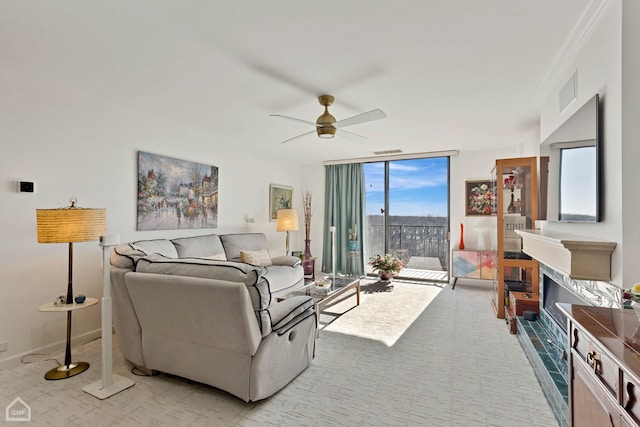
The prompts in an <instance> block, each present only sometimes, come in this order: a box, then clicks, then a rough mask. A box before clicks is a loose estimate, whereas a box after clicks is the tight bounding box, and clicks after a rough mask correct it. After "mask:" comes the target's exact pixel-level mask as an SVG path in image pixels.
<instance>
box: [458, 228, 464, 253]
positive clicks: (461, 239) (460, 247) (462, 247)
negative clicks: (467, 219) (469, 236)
mask: <svg viewBox="0 0 640 427" xmlns="http://www.w3.org/2000/svg"><path fill="white" fill-rule="evenodd" d="M458 248H459V249H464V224H460V244H459V245H458Z"/></svg>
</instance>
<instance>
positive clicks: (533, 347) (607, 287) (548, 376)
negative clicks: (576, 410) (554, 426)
mask: <svg viewBox="0 0 640 427" xmlns="http://www.w3.org/2000/svg"><path fill="white" fill-rule="evenodd" d="M545 276H548V277H549V278H551V279H552V280H553V281H554V282H555V283H556V285H557V286H562V287H564V288H565V289H566V290H568V291H570V292H571V293H573V294H575V295H578V296H579V297H580V298H582V299H583V300H584V301H585V302H584V304H591V305H594V306H600V307H614V308H620V307H621V301H622V290H621V289H620V288H619V287H617V286H615V285H612V284H611V283H607V282H602V281H591V280H574V279H571V278H569V277H568V276H567V275H566V274H564V273H561V272H559V271H557V270H555V269H553V268H552V267H550V266H548V265H545V264H542V263H541V264H540V315H539V317H538V320H537V321H527V320H524V318H523V317H518V318H517V331H518V335H517V336H518V341H519V342H520V345H521V346H522V348H523V349H524V352H525V354H526V355H527V358H528V359H529V361H530V363H531V366H532V367H533V370H534V372H535V374H536V377H537V378H538V381H539V382H540V384H541V386H542V390H543V392H544V394H545V396H546V398H547V400H548V402H549V405H550V406H551V409H552V410H553V412H554V414H555V416H556V418H557V420H558V422H559V423H560V425H563V426H564V425H568V424H569V423H568V417H569V411H568V385H567V378H568V372H567V360H566V353H565V357H564V358H563V351H564V352H566V351H567V350H566V349H567V336H566V333H565V332H564V331H563V330H562V329H560V327H559V326H558V325H557V324H556V322H555V321H554V320H553V319H552V318H551V317H550V315H549V314H548V313H547V312H546V311H545V310H544V308H543V301H544V286H543V283H544V277H545ZM551 286H553V284H552V285H551ZM561 302H562V301H561Z"/></svg>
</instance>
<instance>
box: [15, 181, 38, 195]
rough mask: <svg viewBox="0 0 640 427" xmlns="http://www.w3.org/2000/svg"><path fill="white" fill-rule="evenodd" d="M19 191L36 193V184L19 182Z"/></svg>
mask: <svg viewBox="0 0 640 427" xmlns="http://www.w3.org/2000/svg"><path fill="white" fill-rule="evenodd" d="M18 191H19V192H20V193H35V192H36V184H35V182H33V181H18Z"/></svg>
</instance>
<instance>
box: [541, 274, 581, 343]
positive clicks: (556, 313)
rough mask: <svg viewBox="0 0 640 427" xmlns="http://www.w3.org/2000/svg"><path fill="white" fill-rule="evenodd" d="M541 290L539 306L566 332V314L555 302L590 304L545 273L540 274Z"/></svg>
mask: <svg viewBox="0 0 640 427" xmlns="http://www.w3.org/2000/svg"><path fill="white" fill-rule="evenodd" d="M541 283H542V292H541V293H540V294H541V296H542V298H541V304H542V306H541V307H540V308H541V309H542V310H544V312H545V314H546V315H548V316H549V317H550V318H551V320H553V321H554V322H555V323H556V325H557V326H558V327H559V328H560V329H562V331H563V332H564V333H565V334H566V333H567V316H565V315H564V313H563V312H562V311H560V309H559V308H558V307H557V306H556V303H558V302H559V303H567V304H580V305H592V304H590V303H589V302H588V301H585V300H584V299H582V298H580V297H579V296H578V295H576V294H574V293H573V292H572V291H570V290H569V289H567V288H565V287H564V286H562V285H561V284H560V283H558V282H556V281H555V280H553V278H552V277H551V276H549V275H547V274H544V273H543V274H542V280H541Z"/></svg>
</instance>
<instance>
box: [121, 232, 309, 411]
mask: <svg viewBox="0 0 640 427" xmlns="http://www.w3.org/2000/svg"><path fill="white" fill-rule="evenodd" d="M266 248H267V240H266V236H265V235H264V234H261V233H248V234H227V235H206V236H196V237H187V238H179V239H173V240H167V239H158V240H143V241H137V242H133V243H128V244H123V245H119V246H117V247H116V248H114V251H113V253H112V255H111V289H112V296H113V310H114V327H115V330H116V337H117V339H118V342H119V345H120V349H121V350H122V352H123V354H124V356H125V357H126V358H127V359H128V360H129V361H130V362H132V363H133V364H134V365H136V366H138V367H140V368H142V369H145V370H147V371H160V372H165V373H169V374H173V375H178V376H181V377H185V378H189V379H192V380H195V381H198V382H202V383H205V384H209V385H212V386H214V387H217V388H220V389H222V390H226V391H228V392H229V393H231V394H233V395H235V396H238V397H239V398H241V399H243V400H245V401H256V400H260V399H264V398H266V397H268V396H270V395H272V394H273V393H275V392H277V391H278V390H280V389H281V388H282V387H284V386H285V385H287V384H288V383H289V382H290V381H291V380H292V379H293V378H295V377H296V376H297V375H298V374H299V373H301V372H302V371H303V370H304V369H306V368H307V367H308V366H309V364H310V363H311V360H312V358H313V354H314V346H315V336H316V319H315V312H314V310H313V300H312V299H311V297H308V296H295V297H291V298H287V299H285V300H283V301H281V302H278V301H277V295H278V294H282V293H285V292H289V291H291V290H294V289H295V288H296V287H300V286H302V284H303V282H304V279H303V274H304V273H303V269H302V266H301V265H300V260H299V259H297V258H295V257H275V258H269V257H268V256H267V255H268V252H267V251H266ZM241 259H244V260H245V261H252V262H254V264H250V263H247V262H242V261H241ZM256 260H257V261H259V262H257V263H255V261H256Z"/></svg>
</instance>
